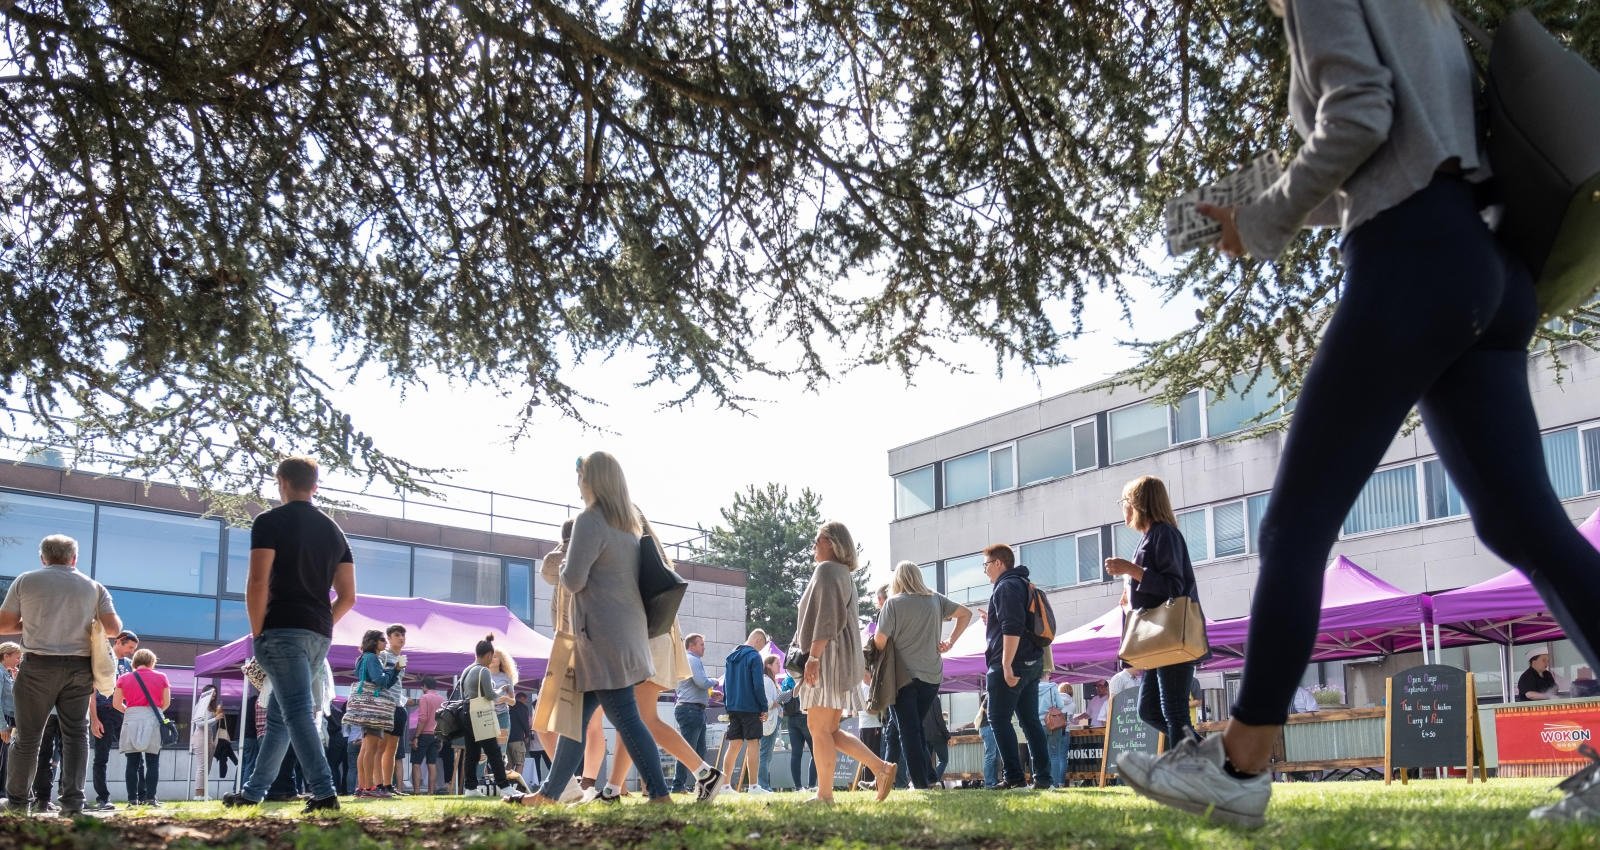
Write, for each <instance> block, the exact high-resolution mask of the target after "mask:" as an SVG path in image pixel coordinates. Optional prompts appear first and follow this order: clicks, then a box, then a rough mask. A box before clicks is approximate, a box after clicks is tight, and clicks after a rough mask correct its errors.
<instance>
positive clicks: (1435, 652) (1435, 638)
mask: <svg viewBox="0 0 1600 850" xmlns="http://www.w3.org/2000/svg"><path fill="white" fill-rule="evenodd" d="M1433 655H1434V657H1435V658H1437V657H1438V656H1439V624H1438V623H1434V624H1433Z"/></svg>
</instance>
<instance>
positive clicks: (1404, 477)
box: [1344, 464, 1417, 535]
mask: <svg viewBox="0 0 1600 850" xmlns="http://www.w3.org/2000/svg"><path fill="white" fill-rule="evenodd" d="M1416 522H1417V467H1416V464H1407V465H1405V466H1399V467H1395V468H1394V469H1386V470H1384V471H1382V472H1378V473H1375V474H1374V475H1373V476H1372V478H1371V479H1369V480H1368V481H1367V486H1365V487H1363V488H1361V495H1360V496H1357V497H1356V503H1355V506H1354V507H1352V508H1351V509H1350V513H1349V515H1348V516H1347V517H1345V521H1344V533H1345V534H1347V535H1348V534H1361V533H1363V532H1367V531H1378V530H1379V529H1384V528H1395V527H1396V526H1401V525H1413V524H1415V523H1416Z"/></svg>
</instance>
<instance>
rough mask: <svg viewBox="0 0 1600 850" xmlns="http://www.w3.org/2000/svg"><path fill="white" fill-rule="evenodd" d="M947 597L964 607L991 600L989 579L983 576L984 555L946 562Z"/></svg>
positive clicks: (951, 559) (968, 556)
mask: <svg viewBox="0 0 1600 850" xmlns="http://www.w3.org/2000/svg"><path fill="white" fill-rule="evenodd" d="M944 579H945V587H948V588H950V589H949V590H947V591H945V594H944V595H945V596H948V597H950V599H951V600H953V601H955V602H959V603H961V604H962V605H972V604H975V603H978V602H985V601H987V600H988V599H989V589H990V588H989V577H988V576H986V575H984V574H983V553H982V552H979V553H978V554H976V555H965V556H963V557H960V558H950V559H949V560H947V561H945V562H944Z"/></svg>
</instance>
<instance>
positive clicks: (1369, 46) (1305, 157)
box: [1236, 0, 1488, 259]
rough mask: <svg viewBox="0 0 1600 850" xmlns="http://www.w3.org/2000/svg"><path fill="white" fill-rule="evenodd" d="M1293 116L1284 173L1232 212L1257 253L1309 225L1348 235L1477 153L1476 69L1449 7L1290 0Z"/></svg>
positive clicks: (1387, 0) (1473, 175) (1481, 174)
mask: <svg viewBox="0 0 1600 850" xmlns="http://www.w3.org/2000/svg"><path fill="white" fill-rule="evenodd" d="M1284 5H1285V6H1286V7H1287V8H1286V12H1287V14H1285V16H1284V19H1283V26H1284V31H1285V33H1286V34H1287V36H1288V40H1289V73H1290V76H1289V114H1290V117H1291V118H1292V119H1293V120H1294V126H1295V130H1296V132H1298V133H1299V134H1300V136H1301V138H1302V139H1304V144H1303V145H1301V147H1300V150H1299V151H1298V152H1297V153H1296V154H1295V156H1294V159H1292V160H1291V161H1290V162H1289V164H1288V166H1287V167H1286V168H1285V169H1284V171H1283V176H1282V177H1280V178H1279V179H1278V181H1277V182H1276V183H1275V184H1273V185H1272V186H1271V187H1270V188H1269V189H1268V190H1267V191H1266V192H1265V193H1264V194H1263V195H1262V196H1261V197H1259V198H1257V199H1256V200H1255V201H1253V202H1251V203H1249V204H1244V205H1241V206H1240V207H1239V209H1238V210H1237V218H1236V220H1237V223H1238V227H1239V235H1240V237H1241V239H1242V240H1243V242H1244V246H1245V249H1246V250H1248V251H1249V252H1250V254H1251V255H1252V256H1256V257H1261V258H1263V259H1270V258H1273V257H1276V256H1278V255H1279V254H1281V253H1283V249H1284V248H1285V247H1287V246H1288V244H1289V241H1290V240H1291V239H1292V238H1293V237H1294V235H1295V233H1296V232H1298V231H1299V230H1300V229H1301V228H1302V227H1305V226H1308V225H1310V226H1338V227H1340V228H1343V230H1344V231H1345V233H1349V232H1350V231H1351V230H1352V229H1354V228H1355V227H1357V226H1359V225H1361V224H1362V223H1363V222H1366V221H1368V220H1370V219H1371V218H1372V217H1373V216H1375V215H1377V214H1378V213H1381V212H1383V211H1384V210H1386V209H1389V208H1391V207H1393V206H1395V205H1397V204H1399V203H1400V202H1401V201H1403V200H1405V199H1406V198H1408V197H1410V196H1411V195H1413V194H1415V193H1416V192H1417V191H1418V190H1420V189H1422V188H1424V187H1426V186H1427V185H1428V183H1429V182H1430V181H1432V180H1433V175H1434V173H1435V171H1436V170H1437V169H1438V168H1439V166H1440V165H1441V164H1442V163H1444V162H1445V161H1447V160H1449V159H1451V158H1458V159H1459V160H1460V165H1461V169H1462V171H1463V172H1466V173H1468V175H1469V177H1468V179H1470V180H1474V181H1477V180H1482V179H1484V178H1486V177H1487V176H1488V169H1487V167H1485V166H1484V160H1483V159H1482V158H1481V157H1480V156H1479V151H1478V136H1477V128H1476V119H1475V113H1474V108H1473V106H1474V104H1473V79H1472V65H1471V61H1470V59H1469V57H1468V54H1467V51H1466V46H1465V44H1464V43H1463V41H1462V39H1461V33H1460V31H1459V30H1458V29H1457V28H1456V24H1455V22H1454V21H1453V20H1452V19H1451V17H1450V7H1449V5H1448V3H1447V2H1446V1H1445V0H1286V2H1285V4H1284Z"/></svg>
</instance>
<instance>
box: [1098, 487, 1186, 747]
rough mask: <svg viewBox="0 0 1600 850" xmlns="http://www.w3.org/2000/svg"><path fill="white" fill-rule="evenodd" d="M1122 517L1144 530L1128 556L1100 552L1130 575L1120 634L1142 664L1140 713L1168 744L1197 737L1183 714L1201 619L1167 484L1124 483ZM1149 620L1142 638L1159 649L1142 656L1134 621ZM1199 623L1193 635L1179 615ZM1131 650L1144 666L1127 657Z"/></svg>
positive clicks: (1110, 565)
mask: <svg viewBox="0 0 1600 850" xmlns="http://www.w3.org/2000/svg"><path fill="white" fill-rule="evenodd" d="M1122 517H1123V520H1124V521H1125V522H1126V523H1127V525H1128V527H1129V528H1131V529H1133V530H1134V531H1137V532H1139V533H1141V534H1143V535H1144V537H1143V539H1141V540H1140V541H1139V546H1138V548H1137V549H1135V550H1134V554H1133V560H1132V561H1129V560H1126V559H1124V558H1107V559H1106V572H1107V573H1110V574H1111V575H1112V576H1127V577H1128V579H1129V585H1128V591H1127V597H1126V600H1125V601H1126V602H1127V604H1128V605H1129V606H1130V607H1131V608H1132V615H1131V616H1130V618H1129V624H1130V625H1129V634H1128V635H1126V636H1125V637H1124V641H1123V645H1124V659H1125V660H1128V661H1129V662H1130V663H1135V666H1139V667H1143V668H1144V669H1145V670H1146V671H1147V672H1146V673H1145V676H1144V680H1143V682H1141V683H1140V685H1139V718H1140V719H1141V720H1143V721H1144V722H1146V723H1148V724H1150V725H1151V726H1154V727H1155V728H1157V729H1159V730H1161V731H1162V732H1163V733H1165V734H1166V736H1167V748H1168V749H1170V748H1172V747H1175V746H1177V745H1178V743H1179V742H1181V741H1183V740H1185V739H1188V738H1191V737H1193V738H1196V739H1198V738H1199V735H1198V734H1197V733H1196V732H1195V731H1194V726H1193V725H1191V723H1190V721H1189V682H1190V681H1192V680H1193V679H1194V664H1195V661H1197V660H1199V659H1200V658H1201V657H1203V656H1204V655H1205V654H1206V649H1205V618H1204V617H1202V616H1200V600H1199V595H1198V588H1197V585H1196V583H1195V577H1194V565H1193V564H1191V563H1190V562H1189V545H1188V544H1187V543H1186V542H1184V539H1183V532H1181V531H1179V530H1178V520H1177V517H1176V516H1174V515H1173V512H1172V500H1171V499H1170V498H1168V496H1167V486H1166V484H1164V483H1162V481H1161V479H1159V478H1156V477H1155V476H1153V475H1145V476H1141V477H1139V478H1135V479H1134V480H1132V481H1130V482H1128V484H1127V486H1125V487H1123V488H1122ZM1147 620H1148V621H1150V622H1149V623H1147V625H1149V626H1151V628H1149V629H1148V631H1146V632H1145V633H1144V634H1143V635H1142V637H1143V638H1145V639H1147V640H1148V639H1150V638H1157V640H1154V641H1152V642H1154V643H1160V644H1162V648H1163V651H1161V652H1157V653H1153V654H1149V655H1143V654H1140V653H1138V652H1137V651H1135V650H1134V647H1130V646H1129V638H1133V639H1134V645H1135V647H1136V646H1137V644H1138V643H1139V638H1140V637H1141V634H1140V629H1139V624H1140V623H1141V622H1144V621H1147ZM1186 620H1187V621H1189V622H1191V623H1192V622H1193V621H1195V620H1198V622H1199V634H1198V640H1197V641H1196V635H1195V634H1194V633H1193V630H1192V629H1188V628H1186V627H1185V625H1184V624H1185V621H1186ZM1129 651H1134V652H1135V655H1136V656H1137V657H1140V658H1142V659H1144V660H1145V661H1147V662H1148V661H1154V662H1155V663H1154V664H1152V665H1151V666H1148V667H1146V666H1144V664H1139V663H1136V662H1135V661H1134V659H1129V658H1127V657H1126V655H1127V653H1128V652H1129Z"/></svg>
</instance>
